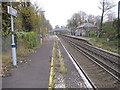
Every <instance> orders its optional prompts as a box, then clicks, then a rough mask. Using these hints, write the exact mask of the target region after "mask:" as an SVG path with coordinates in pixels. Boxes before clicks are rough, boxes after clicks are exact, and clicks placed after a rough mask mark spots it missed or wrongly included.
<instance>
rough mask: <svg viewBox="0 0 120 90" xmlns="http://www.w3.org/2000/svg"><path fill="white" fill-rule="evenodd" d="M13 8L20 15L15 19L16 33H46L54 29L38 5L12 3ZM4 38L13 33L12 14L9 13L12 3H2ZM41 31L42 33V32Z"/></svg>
mask: <svg viewBox="0 0 120 90" xmlns="http://www.w3.org/2000/svg"><path fill="white" fill-rule="evenodd" d="M12 5H13V8H14V9H16V10H17V12H18V15H17V17H15V18H14V30H15V32H22V31H23V32H32V31H33V32H35V33H37V34H38V33H46V32H47V30H49V29H52V26H51V24H50V23H49V21H48V20H46V18H45V15H44V12H42V9H41V8H39V6H38V5H37V4H32V3H31V2H25V1H24V0H20V1H19V2H12ZM1 6H2V36H3V37H5V36H7V35H9V34H10V33H11V23H10V22H11V20H10V14H8V13H7V6H10V2H2V3H1ZM40 30H41V31H40Z"/></svg>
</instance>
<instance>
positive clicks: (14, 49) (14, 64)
mask: <svg viewBox="0 0 120 90" xmlns="http://www.w3.org/2000/svg"><path fill="white" fill-rule="evenodd" d="M10 6H11V7H12V1H10ZM11 29H12V45H11V46H12V62H13V66H16V65H17V61H16V45H15V40H14V26H13V16H12V15H11Z"/></svg>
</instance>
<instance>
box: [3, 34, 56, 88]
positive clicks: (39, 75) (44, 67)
mask: <svg viewBox="0 0 120 90" xmlns="http://www.w3.org/2000/svg"><path fill="white" fill-rule="evenodd" d="M53 38H54V37H53V36H51V37H50V38H49V39H48V40H47V42H46V43H44V44H43V45H42V48H39V49H37V50H36V52H35V53H32V54H30V55H29V56H28V58H27V62H26V63H23V64H21V65H18V68H15V69H12V70H11V73H12V76H9V77H5V78H3V79H2V88H47V87H48V82H49V68H50V57H51V51H52V47H53Z"/></svg>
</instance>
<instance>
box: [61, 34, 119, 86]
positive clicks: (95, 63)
mask: <svg viewBox="0 0 120 90" xmlns="http://www.w3.org/2000/svg"><path fill="white" fill-rule="evenodd" d="M60 38H62V39H63V40H64V41H65V42H67V43H69V45H70V46H71V47H73V48H74V49H75V50H77V51H78V52H79V53H82V54H83V55H84V56H85V57H87V58H88V59H89V60H85V61H84V62H83V61H82V62H80V61H79V62H80V63H81V64H82V63H83V64H84V65H83V64H82V65H81V66H83V67H84V68H85V69H86V72H89V68H91V70H92V69H93V70H95V71H96V72H97V73H95V71H94V72H93V74H94V73H95V75H96V77H97V76H98V78H99V76H100V77H101V78H102V80H97V81H96V80H95V78H94V79H93V78H92V80H93V82H94V81H95V82H94V83H95V85H96V86H97V87H102V86H103V87H114V88H118V87H120V85H119V84H120V77H119V76H120V71H119V68H120V62H119V58H120V56H119V55H114V54H112V53H109V52H107V51H104V50H101V49H99V48H96V47H94V46H91V45H89V44H88V43H85V42H81V41H80V40H78V39H75V38H72V37H69V36H62V37H60ZM74 57H75V56H74ZM78 57H79V56H78ZM75 58H76V57H75ZM76 60H77V59H76ZM86 66H88V67H86ZM84 68H83V69H84ZM91 70H90V71H91ZM89 73H90V72H89ZM89 73H88V76H89ZM90 77H92V76H90ZM105 77H107V78H108V77H109V78H108V79H107V80H106V79H105ZM111 82H112V83H111ZM100 83H105V84H106V85H102V84H101V85H100ZM113 84H114V85H113ZM111 85H113V86H111Z"/></svg>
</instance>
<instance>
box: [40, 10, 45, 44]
mask: <svg viewBox="0 0 120 90" xmlns="http://www.w3.org/2000/svg"><path fill="white" fill-rule="evenodd" d="M39 12H40V16H41V17H42V15H43V13H44V12H45V11H42V10H39ZM40 20H41V21H42V18H40ZM42 42H43V31H42V29H41V28H40V44H41V45H42Z"/></svg>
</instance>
